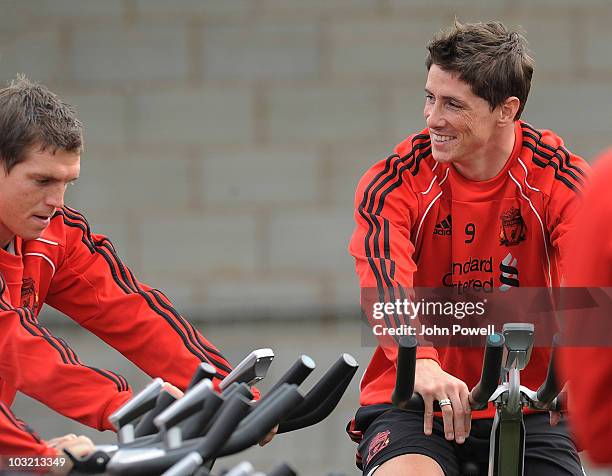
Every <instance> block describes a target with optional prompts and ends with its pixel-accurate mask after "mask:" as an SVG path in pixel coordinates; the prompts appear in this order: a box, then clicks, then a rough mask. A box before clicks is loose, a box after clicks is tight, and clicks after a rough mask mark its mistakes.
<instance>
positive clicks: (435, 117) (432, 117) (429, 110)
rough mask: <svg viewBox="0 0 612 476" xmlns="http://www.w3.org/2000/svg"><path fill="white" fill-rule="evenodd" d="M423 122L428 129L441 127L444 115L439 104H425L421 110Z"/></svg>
mask: <svg viewBox="0 0 612 476" xmlns="http://www.w3.org/2000/svg"><path fill="white" fill-rule="evenodd" d="M423 114H424V116H425V122H426V123H427V127H428V128H430V129H436V128H441V127H442V126H443V125H444V117H443V114H442V111H441V110H440V106H438V105H437V104H427V105H426V106H425V109H424V111H423Z"/></svg>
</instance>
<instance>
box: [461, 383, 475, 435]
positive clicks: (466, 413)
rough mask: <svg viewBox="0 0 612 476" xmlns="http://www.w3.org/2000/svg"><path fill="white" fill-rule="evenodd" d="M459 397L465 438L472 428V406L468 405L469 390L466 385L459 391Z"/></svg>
mask: <svg viewBox="0 0 612 476" xmlns="http://www.w3.org/2000/svg"><path fill="white" fill-rule="evenodd" d="M459 398H460V399H461V404H462V405H463V426H464V428H465V437H466V438H467V437H468V436H470V431H471V430H472V406H471V405H470V392H469V390H468V388H467V386H466V387H464V388H462V389H461V390H460V391H459Z"/></svg>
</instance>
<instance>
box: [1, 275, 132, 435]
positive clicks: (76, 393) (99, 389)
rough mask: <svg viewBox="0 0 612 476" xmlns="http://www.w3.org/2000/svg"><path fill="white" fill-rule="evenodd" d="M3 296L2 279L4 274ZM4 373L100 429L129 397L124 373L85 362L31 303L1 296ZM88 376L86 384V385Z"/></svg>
mask: <svg viewBox="0 0 612 476" xmlns="http://www.w3.org/2000/svg"><path fill="white" fill-rule="evenodd" d="M0 286H1V287H2V289H1V290H0V296H2V293H3V290H4V281H3V280H1V279H0ZM0 354H1V355H2V359H0V377H1V378H2V380H5V381H6V382H8V383H9V384H10V385H12V386H13V387H15V388H16V389H18V390H20V391H21V392H23V393H25V394H27V395H29V396H30V397H32V398H34V399H36V400H39V401H40V402H42V403H44V404H45V405H47V406H49V407H50V408H52V409H53V410H55V411H57V412H59V413H61V414H63V415H65V416H67V417H69V418H73V419H75V420H78V421H80V422H81V423H83V424H85V425H89V426H91V427H94V428H97V429H99V430H105V429H112V426H111V425H110V422H109V421H108V416H109V415H110V414H111V413H113V412H114V411H115V410H116V409H117V408H118V407H119V406H121V405H122V404H123V403H125V402H126V401H127V400H128V399H129V398H130V397H131V391H130V390H129V387H128V384H127V382H126V381H125V379H124V378H123V377H121V376H119V375H116V374H114V373H112V372H109V371H107V370H102V369H96V368H93V367H87V366H85V365H83V364H82V363H81V362H80V361H79V359H78V357H77V356H76V354H75V353H74V351H73V350H72V349H70V347H68V345H67V344H66V343H65V342H64V341H63V340H62V339H58V338H56V337H54V336H53V335H52V334H51V333H50V332H49V331H48V330H47V329H46V328H44V327H42V326H41V325H40V324H39V323H38V321H37V320H36V318H35V317H34V314H33V313H32V311H31V310H30V309H29V308H26V307H21V308H14V307H12V306H11V305H10V304H9V303H7V302H6V301H5V300H4V299H2V298H0ZM83 382H87V385H83Z"/></svg>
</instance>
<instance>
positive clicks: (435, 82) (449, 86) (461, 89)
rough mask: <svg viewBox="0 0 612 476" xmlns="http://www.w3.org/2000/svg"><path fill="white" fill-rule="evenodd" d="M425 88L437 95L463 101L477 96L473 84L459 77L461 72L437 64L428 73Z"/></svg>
mask: <svg viewBox="0 0 612 476" xmlns="http://www.w3.org/2000/svg"><path fill="white" fill-rule="evenodd" d="M425 90H426V91H429V92H430V93H432V94H434V95H436V96H440V97H447V98H456V99H459V100H463V101H469V100H471V99H473V98H475V97H476V95H475V94H474V92H473V91H472V88H471V86H470V85H469V84H468V83H466V82H465V81H463V80H462V79H460V78H459V73H456V72H453V71H445V70H443V69H441V68H440V67H439V66H436V65H432V66H431V68H430V70H429V73H428V74H427V81H426V83H425Z"/></svg>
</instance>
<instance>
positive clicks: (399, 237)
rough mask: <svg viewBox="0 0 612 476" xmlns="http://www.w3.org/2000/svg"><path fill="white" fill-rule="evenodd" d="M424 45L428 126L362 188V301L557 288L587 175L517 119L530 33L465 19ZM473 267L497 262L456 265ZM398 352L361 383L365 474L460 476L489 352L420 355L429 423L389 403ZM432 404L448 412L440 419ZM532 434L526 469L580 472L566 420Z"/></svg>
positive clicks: (384, 355) (477, 435)
mask: <svg viewBox="0 0 612 476" xmlns="http://www.w3.org/2000/svg"><path fill="white" fill-rule="evenodd" d="M427 49H428V52H429V53H428V56H427V60H426V66H427V70H428V74H427V81H426V84H425V107H424V116H425V121H426V123H427V128H426V129H424V130H423V131H421V132H420V133H418V134H414V135H411V136H409V137H408V138H407V139H405V140H404V141H402V142H401V143H400V144H399V145H398V146H397V147H396V148H395V153H394V154H393V155H391V156H390V157H389V158H388V159H386V160H383V161H381V162H379V163H377V164H375V165H374V166H373V167H372V168H371V169H370V170H369V171H368V172H366V174H365V175H364V177H363V178H362V180H361V181H360V183H359V185H358V187H357V192H356V211H355V219H356V222H357V227H356V229H355V231H354V233H353V236H352V239H351V243H350V252H351V254H352V255H353V256H354V257H355V260H356V266H357V274H358V276H359V279H360V286H361V288H362V294H363V292H364V291H366V290H367V289H368V288H374V289H378V292H379V293H380V294H381V295H385V293H389V290H394V289H395V290H400V289H406V288H412V287H430V288H431V287H442V286H446V287H453V288H456V289H458V290H462V291H470V292H478V291H483V290H486V289H488V288H491V289H493V288H496V289H501V290H506V291H508V292H512V289H513V288H515V287H517V286H519V285H520V286H531V287H538V286H539V287H553V286H559V284H560V278H561V272H562V266H563V260H564V258H565V257H566V255H567V252H566V249H567V245H568V240H567V236H568V231H569V230H570V229H571V228H572V226H573V220H574V216H575V214H576V210H577V208H578V193H579V191H580V189H581V188H582V186H583V183H584V179H585V170H586V168H587V167H586V164H585V162H584V161H583V160H582V159H580V158H578V157H576V156H575V155H573V154H571V153H570V152H568V151H567V150H566V149H565V148H564V146H563V141H562V140H561V139H560V138H559V137H558V136H557V135H555V134H554V133H552V132H550V131H540V130H537V129H535V128H533V127H532V126H530V125H529V124H526V123H524V122H521V121H520V120H519V119H520V117H521V113H522V111H523V108H524V106H525V103H526V101H527V96H528V93H529V89H530V84H531V77H532V74H533V66H534V63H533V60H532V58H531V57H530V56H529V53H528V51H527V49H526V42H525V40H524V38H523V37H522V36H521V35H520V34H519V33H517V32H514V31H510V30H508V29H507V28H506V27H505V26H504V25H502V24H501V23H499V22H488V23H476V24H466V25H462V24H460V23H458V22H456V23H455V25H454V27H453V28H452V29H451V30H450V31H448V32H444V33H441V34H439V35H437V36H436V37H434V39H433V40H432V41H431V42H430V43H429V45H428V47H427ZM440 230H442V231H444V230H446V232H439V231H440ZM474 259H476V260H477V262H486V263H489V262H490V263H491V265H490V266H462V265H461V264H462V263H466V262H468V263H469V262H471V260H474ZM483 260H484V261H483ZM366 312H367V310H366ZM548 356H549V351H548V349H545V348H539V349H534V350H533V352H532V355H531V361H530V364H529V366H528V368H527V370H526V371H525V372H523V377H522V383H524V384H525V385H527V386H536V385H539V384H540V383H541V382H542V381H543V379H544V376H545V372H546V365H547V362H548ZM396 358H397V350H396V348H393V347H392V346H379V347H377V349H376V351H375V353H374V356H373V357H372V360H371V362H370V364H369V366H368V369H367V370H366V372H365V375H364V377H363V379H362V382H361V399H360V403H361V405H362V406H361V408H360V409H359V410H358V412H357V414H356V417H355V419H354V420H353V421H352V422H351V424H350V425H349V428H348V430H349V433H350V434H351V436H352V437H353V438H355V439H357V440H359V441H360V445H359V449H358V463H359V465H360V467H361V468H362V469H363V473H364V474H367V475H371V474H373V473H374V472H376V475H377V476H379V475H392V474H402V475H419V476H420V475H441V474H445V475H446V476H449V475H457V474H459V471H460V459H461V458H462V457H464V456H466V455H468V458H469V459H477V460H480V462H482V463H485V466H486V460H487V457H488V437H489V432H490V429H491V421H492V420H491V418H492V416H493V413H494V412H493V408H492V406H489V408H488V409H487V410H483V411H474V412H472V411H471V409H470V402H469V401H468V388H471V387H473V386H474V385H475V384H476V382H477V381H478V378H479V371H480V366H481V362H482V350H481V349H475V348H459V347H448V348H438V349H435V348H431V347H429V348H419V351H418V353H417V359H418V360H417V367H416V378H415V391H416V392H418V393H420V394H421V396H422V397H423V400H424V402H425V414H424V415H422V414H416V413H411V412H404V411H399V410H394V409H393V408H392V407H391V406H390V397H391V392H392V390H393V385H394V382H395V371H396ZM434 401H438V402H439V403H440V405H441V407H442V412H441V416H438V415H436V417H435V418H433V417H434V414H433V403H434ZM557 419H558V415H551V422H550V423H556V420H557ZM472 420H475V421H472ZM553 420H554V421H553ZM526 426H527V441H526V474H532V475H535V474H537V475H561V474H563V475H569V474H571V475H578V474H582V470H581V465H580V461H579V458H578V455H577V452H576V448H575V445H574V443H573V442H572V441H571V439H570V438H569V437H568V434H567V429H566V427H565V423H564V422H562V423H561V424H559V425H556V426H551V424H549V421H548V415H544V414H537V415H528V416H526Z"/></svg>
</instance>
